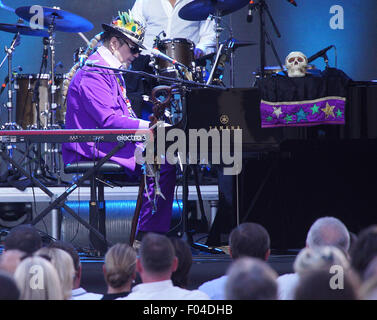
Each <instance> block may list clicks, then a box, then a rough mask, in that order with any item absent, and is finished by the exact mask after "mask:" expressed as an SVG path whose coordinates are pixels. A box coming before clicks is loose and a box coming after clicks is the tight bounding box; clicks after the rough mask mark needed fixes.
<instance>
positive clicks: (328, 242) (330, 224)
mask: <svg viewBox="0 0 377 320" xmlns="http://www.w3.org/2000/svg"><path fill="white" fill-rule="evenodd" d="M322 246H335V247H338V248H339V249H340V250H342V252H343V253H347V252H348V249H349V247H350V234H349V232H348V229H347V227H346V226H345V225H344V223H343V222H342V221H340V220H339V219H337V218H335V217H321V218H319V219H317V220H316V221H315V222H314V223H313V224H312V226H311V227H310V229H309V231H308V234H307V236H306V247H307V248H311V249H315V248H318V247H322ZM298 280H299V275H298V274H297V273H296V272H294V273H287V274H283V275H281V276H279V277H278V279H277V282H278V298H279V299H280V300H291V299H293V293H294V289H295V288H296V286H297V283H298Z"/></svg>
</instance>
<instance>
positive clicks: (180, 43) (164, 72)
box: [156, 38, 195, 78]
mask: <svg viewBox="0 0 377 320" xmlns="http://www.w3.org/2000/svg"><path fill="white" fill-rule="evenodd" d="M157 48H158V50H160V51H161V52H162V53H164V54H166V55H168V56H169V57H171V58H173V59H175V60H177V61H178V62H180V63H182V64H183V65H185V66H187V67H188V68H194V67H195V63H194V49H195V44H194V43H193V42H192V41H191V40H187V39H183V38H176V39H164V40H161V41H160V42H159V43H158V45H157ZM156 69H157V72H158V74H159V75H161V76H165V77H172V78H176V77H177V70H176V68H175V67H174V65H173V64H172V63H170V62H168V61H166V60H163V59H159V58H157V59H156Z"/></svg>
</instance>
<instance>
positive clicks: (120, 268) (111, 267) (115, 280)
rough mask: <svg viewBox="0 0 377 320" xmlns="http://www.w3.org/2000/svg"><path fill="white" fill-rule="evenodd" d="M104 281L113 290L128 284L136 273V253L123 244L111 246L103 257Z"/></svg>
mask: <svg viewBox="0 0 377 320" xmlns="http://www.w3.org/2000/svg"><path fill="white" fill-rule="evenodd" d="M105 268H106V274H105V280H106V282H107V284H108V285H110V286H111V287H113V288H120V287H122V286H124V285H125V284H126V283H128V282H129V281H130V280H131V279H132V276H133V274H134V273H135V271H136V251H135V249H134V248H132V247H130V246H129V245H128V244H125V243H117V244H115V245H114V246H112V247H111V248H110V249H109V250H108V251H107V253H106V255H105Z"/></svg>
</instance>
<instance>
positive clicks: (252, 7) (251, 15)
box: [246, 0, 254, 23]
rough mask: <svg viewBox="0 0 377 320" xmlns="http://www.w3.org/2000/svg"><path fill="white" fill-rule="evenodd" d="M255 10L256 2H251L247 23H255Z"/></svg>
mask: <svg viewBox="0 0 377 320" xmlns="http://www.w3.org/2000/svg"><path fill="white" fill-rule="evenodd" d="M253 9H254V1H253V0H251V1H250V2H249V8H248V10H247V17H246V21H247V22H248V23H250V22H252V21H253Z"/></svg>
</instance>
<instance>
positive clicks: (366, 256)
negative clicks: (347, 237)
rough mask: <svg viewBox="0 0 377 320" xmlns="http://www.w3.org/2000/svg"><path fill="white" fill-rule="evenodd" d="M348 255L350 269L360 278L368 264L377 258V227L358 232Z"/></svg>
mask: <svg viewBox="0 0 377 320" xmlns="http://www.w3.org/2000/svg"><path fill="white" fill-rule="evenodd" d="M350 254H351V264H352V267H353V268H354V269H355V271H356V272H358V273H359V275H360V277H362V275H363V273H364V272H365V270H366V268H367V266H368V264H369V263H370V262H371V261H372V260H373V258H374V257H376V256H377V225H374V226H370V227H368V228H366V229H364V230H362V231H361V232H360V234H359V236H358V239H357V241H356V243H355V244H354V246H353V248H352V251H351V253H350Z"/></svg>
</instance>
